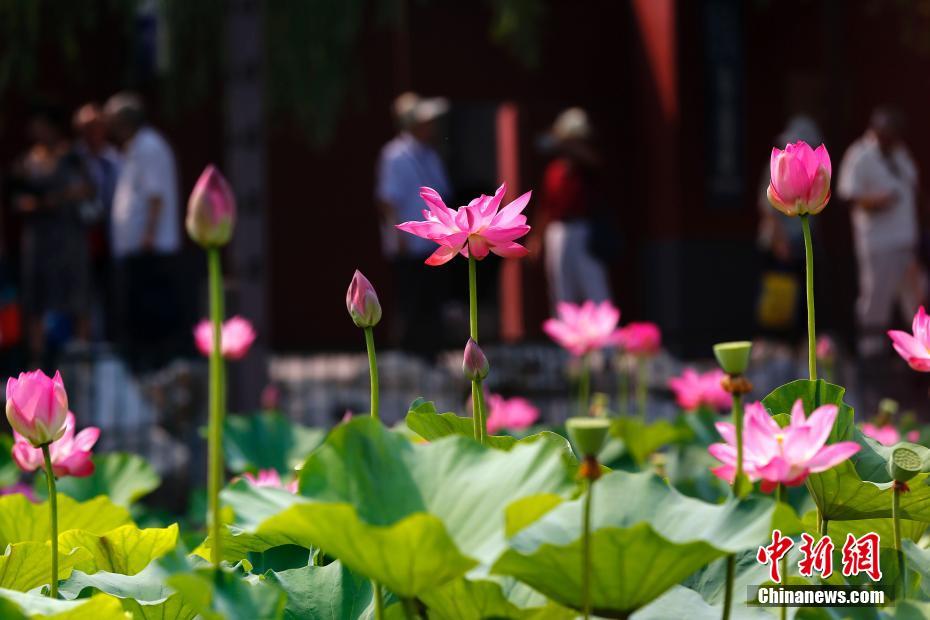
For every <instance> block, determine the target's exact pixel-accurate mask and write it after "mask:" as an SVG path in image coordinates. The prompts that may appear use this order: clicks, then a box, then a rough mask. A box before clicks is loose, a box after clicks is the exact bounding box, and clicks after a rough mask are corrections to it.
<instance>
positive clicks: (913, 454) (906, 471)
mask: <svg viewBox="0 0 930 620" xmlns="http://www.w3.org/2000/svg"><path fill="white" fill-rule="evenodd" d="M914 447H916V446H913V445H912V444H903V445H899V446H898V447H897V448H895V449H894V451H892V453H891V458H890V459H889V460H888V473H889V474H890V475H891V477H892V478H894V480H895V481H896V482H907V481H908V480H910V479H911V478H913V477H914V476H916V475H917V474H919V473H920V470H921V469H922V468H923V460H922V459H921V458H920V455H919V454H917V451H916V450H914V449H913V448H914Z"/></svg>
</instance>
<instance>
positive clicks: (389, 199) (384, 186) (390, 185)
mask: <svg viewBox="0 0 930 620" xmlns="http://www.w3.org/2000/svg"><path fill="white" fill-rule="evenodd" d="M399 174H400V171H399V170H398V161H397V159H396V158H392V157H389V156H387V155H386V154H384V153H382V154H381V157H380V159H379V160H378V169H377V181H376V185H375V208H376V209H377V211H378V216H379V217H380V218H381V222H382V223H383V225H384V226H385V227H388V226H394V224H398V223H399V222H398V219H399V218H398V212H399V211H398V208H397V196H398V193H399V188H398V187H397V184H398V180H399V179H398V175H399ZM395 232H397V231H395ZM394 237H395V239H396V243H397V250H398V252H400V253H401V254H403V253H404V252H405V251H406V249H407V238H406V237H407V236H406V235H403V234H395V235H394Z"/></svg>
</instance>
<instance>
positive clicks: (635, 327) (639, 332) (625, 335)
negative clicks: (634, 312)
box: [618, 322, 662, 356]
mask: <svg viewBox="0 0 930 620" xmlns="http://www.w3.org/2000/svg"><path fill="white" fill-rule="evenodd" d="M618 344H619V345H620V346H621V347H623V350H624V351H626V352H627V353H631V354H633V355H636V356H648V355H655V354H656V353H658V352H659V349H660V348H661V347H662V332H661V331H660V330H659V326H658V325H656V324H655V323H646V322H641V323H630V324H629V325H627V326H626V327H624V328H622V329H621V330H620V334H619V336H618Z"/></svg>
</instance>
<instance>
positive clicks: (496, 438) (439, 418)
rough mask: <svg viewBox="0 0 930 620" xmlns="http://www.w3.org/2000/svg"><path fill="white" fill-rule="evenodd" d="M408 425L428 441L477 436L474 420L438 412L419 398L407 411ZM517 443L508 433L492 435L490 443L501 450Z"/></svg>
mask: <svg viewBox="0 0 930 620" xmlns="http://www.w3.org/2000/svg"><path fill="white" fill-rule="evenodd" d="M407 427H408V428H409V429H410V430H412V431H413V432H415V433H416V434H417V435H419V436H420V437H422V438H423V439H425V440H427V441H436V440H437V439H440V438H442V437H449V436H452V435H460V436H462V437H471V438H472V439H474V437H475V426H474V421H473V420H472V419H471V418H463V417H459V416H457V415H455V414H454V413H452V412H447V413H438V412H437V411H436V406H435V405H434V404H433V403H431V402H428V401H423V400H417V401H414V403H413V404H412V405H410V411H408V412H407ZM515 443H517V440H516V438H515V437H510V436H508V435H491V436H489V437H488V445H489V446H491V447H492V448H498V449H500V450H509V449H510V448H512V447H513V446H514V444H515Z"/></svg>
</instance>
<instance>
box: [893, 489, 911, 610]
mask: <svg viewBox="0 0 930 620" xmlns="http://www.w3.org/2000/svg"><path fill="white" fill-rule="evenodd" d="M891 524H892V528H893V531H894V549H895V555H896V556H897V560H898V580H899V582H900V583H901V598H902V599H903V598H905V597H906V596H907V566H906V565H905V562H904V552H903V551H902V550H901V489H900V488H898V483H897V482H895V483H893V486H892V493H891Z"/></svg>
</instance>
